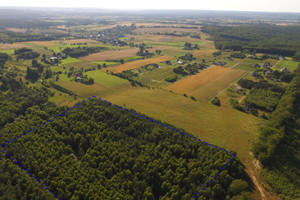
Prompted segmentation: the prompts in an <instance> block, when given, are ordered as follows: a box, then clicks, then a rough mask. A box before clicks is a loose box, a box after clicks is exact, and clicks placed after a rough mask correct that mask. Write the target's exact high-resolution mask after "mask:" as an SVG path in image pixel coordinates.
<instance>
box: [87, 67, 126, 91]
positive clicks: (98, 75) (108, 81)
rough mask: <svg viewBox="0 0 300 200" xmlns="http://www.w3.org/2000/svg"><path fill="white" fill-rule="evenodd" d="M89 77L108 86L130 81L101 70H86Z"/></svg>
mask: <svg viewBox="0 0 300 200" xmlns="http://www.w3.org/2000/svg"><path fill="white" fill-rule="evenodd" d="M84 74H85V75H87V76H88V77H92V78H93V79H94V81H95V82H96V83H99V84H101V85H103V86H106V87H115V86H118V85H121V84H125V83H128V81H126V80H124V79H121V78H119V77H116V76H113V75H109V74H106V73H105V72H102V71H100V70H96V71H89V72H84Z"/></svg>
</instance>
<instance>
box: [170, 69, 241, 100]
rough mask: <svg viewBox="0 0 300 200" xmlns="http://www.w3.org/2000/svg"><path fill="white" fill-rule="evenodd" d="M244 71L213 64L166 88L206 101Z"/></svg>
mask: <svg viewBox="0 0 300 200" xmlns="http://www.w3.org/2000/svg"><path fill="white" fill-rule="evenodd" d="M244 73H246V72H245V71H242V70H237V69H229V68H225V67H220V66H213V67H210V68H208V69H206V70H204V71H202V72H200V73H199V74H196V75H193V76H190V77H187V78H185V79H183V80H180V81H178V82H176V83H174V84H172V85H170V86H168V87H167V89H169V90H172V91H175V92H178V93H181V94H184V93H185V94H187V95H188V96H195V97H196V99H198V100H202V101H208V100H210V99H211V98H212V97H214V96H215V95H216V94H217V93H219V92H221V91H222V90H223V89H225V88H226V87H227V86H228V85H230V84H231V83H232V82H234V81H235V80H237V79H238V78H239V77H241V76H242V75H243V74H244Z"/></svg>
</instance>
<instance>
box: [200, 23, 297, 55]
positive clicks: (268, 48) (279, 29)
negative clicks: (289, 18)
mask: <svg viewBox="0 0 300 200" xmlns="http://www.w3.org/2000/svg"><path fill="white" fill-rule="evenodd" d="M203 32H205V33H208V34H210V35H212V38H213V40H214V42H215V46H216V48H217V49H221V50H224V49H232V50H234V51H241V50H244V49H247V50H250V51H252V52H257V53H270V54H280V55H283V56H295V59H296V60H299V59H300V57H299V58H298V56H299V54H300V35H299V32H300V27H299V26H275V25H251V26H249V25H242V26H205V27H203Z"/></svg>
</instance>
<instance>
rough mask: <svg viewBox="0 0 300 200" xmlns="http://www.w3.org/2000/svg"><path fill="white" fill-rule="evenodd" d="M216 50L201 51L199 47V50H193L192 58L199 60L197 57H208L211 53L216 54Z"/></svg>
mask: <svg viewBox="0 0 300 200" xmlns="http://www.w3.org/2000/svg"><path fill="white" fill-rule="evenodd" d="M217 51H218V50H216V49H206V48H204V49H202V48H201V46H200V50H195V51H194V52H193V56H194V57H196V58H199V57H201V58H202V57H203V56H209V55H212V53H214V52H217Z"/></svg>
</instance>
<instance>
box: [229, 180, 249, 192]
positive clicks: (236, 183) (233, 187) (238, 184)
mask: <svg viewBox="0 0 300 200" xmlns="http://www.w3.org/2000/svg"><path fill="white" fill-rule="evenodd" d="M248 189H249V185H248V184H247V182H246V181H243V180H241V179H236V180H233V181H232V183H231V184H230V186H229V192H230V194H231V195H232V196H236V195H239V194H241V193H242V192H243V191H245V190H248Z"/></svg>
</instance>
